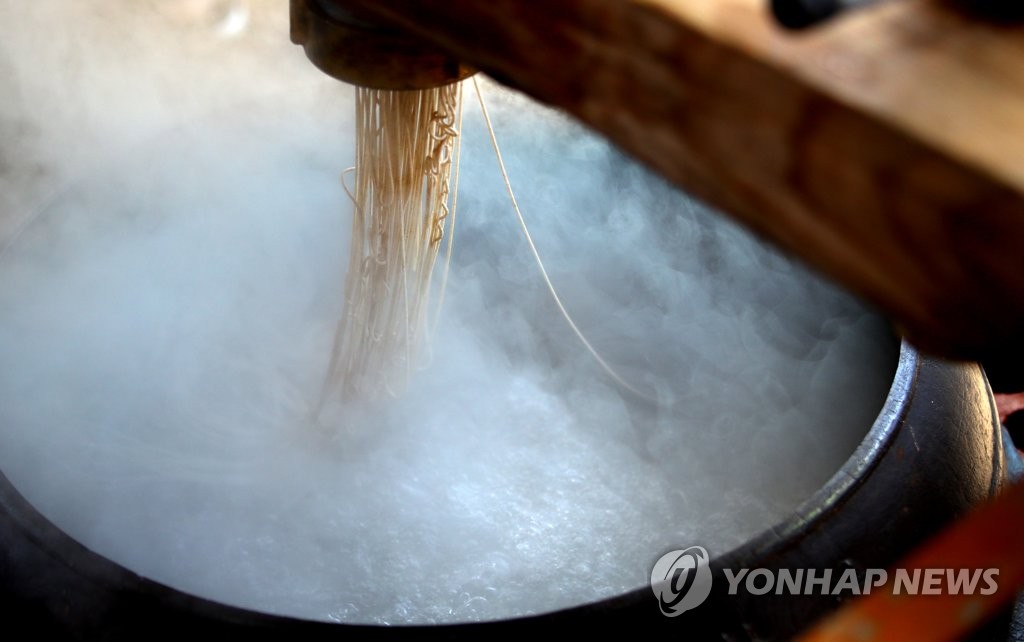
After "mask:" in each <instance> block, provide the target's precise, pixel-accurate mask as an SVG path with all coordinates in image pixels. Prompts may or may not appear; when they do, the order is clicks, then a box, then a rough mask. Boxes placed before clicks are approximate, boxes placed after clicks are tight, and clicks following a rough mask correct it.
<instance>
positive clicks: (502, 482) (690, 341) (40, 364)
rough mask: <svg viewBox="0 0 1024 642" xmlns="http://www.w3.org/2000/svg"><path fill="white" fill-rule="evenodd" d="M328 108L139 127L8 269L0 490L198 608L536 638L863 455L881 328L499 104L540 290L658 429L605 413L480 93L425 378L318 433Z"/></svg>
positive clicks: (596, 376) (635, 175)
mask: <svg viewBox="0 0 1024 642" xmlns="http://www.w3.org/2000/svg"><path fill="white" fill-rule="evenodd" d="M106 4H109V5H110V6H114V5H115V4H116V3H111V2H107V3H106ZM269 4H281V3H277V2H274V3H269ZM269 4H268V5H267V6H269ZM261 7H263V5H262V4H261V3H252V16H253V17H252V20H253V23H254V24H255V25H256V26H257V27H258V25H259V24H260V22H259V21H260V19H261V16H263V15H264V14H263V13H261ZM265 11H269V9H266V10H265ZM175 15H176V14H175ZM274 16H275V19H281V18H283V16H280V15H278V14H274ZM157 27H158V25H157V26H154V27H152V29H154V30H156V29H157ZM279 27H280V28H281V31H280V33H281V38H284V37H285V36H284V34H285V33H286V31H285V29H284V26H283V25H279ZM254 28H256V27H254ZM239 42H242V43H244V42H246V40H245V38H244V37H243V38H241V40H240V41H239ZM164 44H166V43H164ZM232 46H233V47H236V46H242V45H241V44H237V43H236V44H234V45H232ZM248 46H250V47H252V48H253V51H255V52H256V53H251V52H250V53H244V52H243V53H236V54H233V55H234V57H232V56H227V57H226V58H225V57H224V55H222V54H223V52H221V51H220V50H219V49H218V50H217V51H218V52H219V53H217V54H216V55H217V60H220V61H223V62H225V64H224V65H222V66H219V67H217V71H216V72H209V73H210V74H211V75H210V76H205V77H201V78H200V80H199V81H198V82H200V84H202V85H203V86H204V87H205V89H204V90H203V91H206V92H207V93H208V94H210V95H213V94H214V93H216V92H215V91H214V89H213V88H212V87H213V85H215V84H216V82H215V81H214V80H211V78H214V77H216V78H219V77H221V76H223V75H225V74H227V73H228V72H227V71H226V69H227V70H230V69H231V68H232V65H235V66H236V67H237V68H238V69H242V70H245V69H248V67H246V65H249V64H251V63H250V62H246V61H248V60H249V58H247V57H246V56H249V57H252V60H263V61H264V62H266V61H267V60H271V59H276V57H278V56H282V55H288V56H301V53H299V52H298V50H294V51H293V50H292V49H291V48H288V46H287V45H286V43H276V42H275V43H274V44H272V45H271V44H268V43H266V42H264V41H263V40H261V39H256V40H255V41H249V45H248ZM90 51H91V50H90ZM232 51H234V50H232ZM285 52H286V53H285ZM257 54H258V55H257ZM198 55H199V54H197V56H198ZM211 55H212V54H211ZM198 59H200V60H205V59H202V58H201V57H199V58H198ZM2 60H3V59H0V61H2ZM11 64H14V63H11ZM97 64H98V63H97ZM200 67H201V65H199V66H197V67H196V68H195V69H194V70H193V71H196V73H199V72H198V71H197V70H198V69H199V68H200ZM3 69H4V65H3V64H0V71H2V70H3ZM285 69H286V72H287V70H290V69H291V67H289V66H287V65H286V66H285ZM262 71H263V73H266V74H268V75H270V76H271V77H274V74H275V73H276V74H278V75H282V76H283V75H287V73H286V72H281V71H276V72H275V71H274V68H273V66H272V65H269V64H267V65H265V66H264V67H263V68H262ZM309 73H310V74H311V75H310V78H312V77H313V76H314V75H315V72H313V71H310V72H309ZM11 82H14V81H11ZM77 82H79V83H81V85H80V86H88V82H89V79H88V78H86V79H81V78H78V79H77ZM154 82H155V83H156V85H155V86H159V87H161V88H164V87H166V84H161V83H163V82H164V81H162V80H160V81H154ZM268 82H269V81H268ZM280 82H281V83H282V86H288V87H292V88H293V89H294V87H297V86H299V85H300V84H301V83H298V82H297V81H292V80H286V79H282V80H281V81H280ZM316 82H324V81H323V79H320V78H317V81H316ZM310 83H311V86H313V84H314V83H313V81H312V80H310ZM18 86H19V87H22V88H24V84H23V83H22V84H20V85H18ZM323 87H326V85H316V86H315V88H313V89H308V90H304V91H287V92H285V91H281V92H277V93H275V94H274V96H275V98H274V100H273V101H262V102H258V103H257V102H253V101H252V100H251V98H252V96H253V95H255V93H258V92H256V90H249V93H245V92H243V91H242V90H241V89H240V88H239V85H238V84H232V85H231V88H233V89H232V90H234V91H238V92H239V94H238V95H239V96H242V97H243V98H244V99H246V100H248V102H245V103H244V104H245V108H244V109H237V110H218V109H215V110H213V111H211V112H210V113H208V114H207V115H206V116H204V117H203V118H202V119H192V120H190V121H189V122H187V123H183V124H179V125H176V126H171V127H170V129H167V128H166V126H165V131H164V133H162V134H152V133H151V132H150V133H146V132H148V131H149V130H148V128H151V125H146V126H140V129H139V130H138V132H139V133H138V136H140V137H141V138H142V140H144V141H145V142H143V143H137V144H133V145H131V146H130V149H128V151H126V152H124V153H123V154H122V155H121V156H120V159H118V160H114V161H111V162H108V163H102V164H100V165H98V166H97V167H94V168H92V169H91V170H89V171H86V172H81V173H80V178H79V179H78V180H77V181H75V182H73V183H70V184H69V185H68V186H67V187H66V189H64V190H63V191H62V192H61V193H60V194H59V195H58V196H57V197H56V198H54V199H51V200H50V201H49V202H48V205H47V206H46V207H45V208H44V209H43V210H42V212H41V214H40V215H39V216H38V217H37V218H35V219H34V221H33V222H32V224H31V225H29V226H27V227H26V228H25V229H24V231H23V232H22V233H21V234H20V235H19V236H18V237H17V238H16V239H15V240H14V242H12V243H11V244H10V247H9V248H8V250H7V251H6V252H5V253H4V254H3V255H2V256H0V364H2V367H0V467H2V469H3V471H4V473H5V474H7V475H8V476H9V478H10V479H11V480H12V481H13V482H14V483H15V484H16V485H17V487H18V488H19V490H21V491H22V492H23V493H24V494H25V495H26V496H27V497H28V498H29V499H30V500H31V501H32V502H33V503H34V504H35V505H36V506H37V507H38V508H39V509H40V510H41V511H42V512H43V513H44V514H45V515H47V516H48V517H49V518H50V519H52V520H53V521H54V522H55V523H57V524H58V525H59V526H60V527H62V528H64V529H65V530H66V531H68V532H69V533H71V534H72V535H73V536H75V537H76V538H78V539H79V540H80V541H82V542H83V543H85V544H86V545H88V546H89V547H91V548H93V549H94V550H96V551H98V552H100V553H102V554H104V555H107V556H109V557H111V558H112V559H114V560H116V561H118V562H120V563H122V564H124V565H126V566H128V567H130V568H132V569H134V570H136V571H138V572H140V573H142V574H143V575H146V576H148V577H151V578H154V579H156V580H159V581H161V582H164V583H167V584H170V585H172V586H175V587H178V588H181V589H184V590H188V591H191V592H194V593H197V594H199V595H203V596H207V597H211V598H214V599H218V600H221V601H225V602H229V603H232V604H238V605H242V606H246V607H251V608H257V609H263V610H267V611H271V612H278V613H287V614H291V615H298V616H303V617H309V618H316V619H331V620H339V621H346V622H374V623H385V622H386V623H394V624H397V623H408V622H419V623H422V622H450V621H466V620H478V619H495V618H503V617H509V616H515V615H523V614H527V613H535V612H544V611H549V610H553V609H556V608H560V607H565V606H570V605H576V604H581V603H584V602H589V601H592V600H595V599H600V598H604V597H609V596H612V595H616V594H619V593H621V592H624V591H626V590H630V589H634V588H638V587H640V586H642V585H644V584H645V583H646V581H647V578H648V576H649V573H650V567H651V565H652V564H653V562H654V560H656V559H657V558H658V556H659V555H660V554H661V553H663V552H664V551H666V550H670V549H671V548H674V547H679V546H686V545H690V544H702V545H704V546H705V547H706V548H708V549H709V550H710V551H711V552H712V554H717V553H722V552H724V551H725V550H727V549H728V548H730V547H732V546H735V545H738V544H739V543H741V542H743V541H744V540H746V539H748V538H749V537H751V536H753V535H755V534H756V533H758V532H760V531H761V530H763V529H764V528H767V527H768V526H770V525H772V524H773V523H775V522H777V521H779V520H781V519H783V518H784V517H785V516H786V515H787V514H789V513H790V512H791V511H792V510H793V508H794V507H795V506H796V505H797V504H799V503H800V502H801V501H803V500H805V499H806V498H807V497H809V496H810V494H811V493H812V492H813V491H814V490H815V489H816V488H818V487H820V485H821V484H823V483H824V482H825V481H826V480H827V479H828V477H829V476H830V475H831V474H832V473H833V472H834V471H835V470H837V469H838V468H839V467H840V466H841V465H842V463H843V461H844V460H845V459H846V458H847V457H848V456H849V455H850V453H851V452H852V451H853V449H854V448H855V446H856V444H857V443H858V442H859V441H860V439H861V438H862V437H863V435H864V433H865V432H866V431H867V429H868V428H869V427H870V425H871V423H872V421H873V420H874V417H875V416H876V415H877V412H878V410H879V408H880V407H881V403H882V400H883V398H884V396H885V392H886V390H887V388H888V383H889V382H890V381H891V375H892V373H893V371H894V368H895V352H894V347H893V340H892V339H891V338H890V336H889V334H888V333H887V331H886V329H885V325H884V323H882V322H881V321H879V320H878V319H877V318H876V317H874V316H873V315H871V314H870V313H868V312H867V311H865V310H864V309H863V308H862V307H861V305H860V304H859V303H857V302H856V301H855V300H853V299H852V298H851V297H850V296H848V295H847V294H845V293H843V292H840V291H837V290H836V289H835V288H834V287H832V286H830V285H828V284H826V283H823V282H822V281H821V280H819V279H818V278H816V277H814V276H813V275H811V274H808V273H807V272H806V271H805V270H803V269H802V268H800V267H799V266H796V265H794V264H793V263H791V262H790V261H789V260H788V259H786V258H785V257H783V256H781V255H779V254H778V253H776V252H775V251H773V250H771V249H768V248H766V247H765V246H764V245H763V244H761V243H760V242H759V241H757V240H756V239H754V238H752V237H751V236H750V235H749V234H748V233H746V232H744V231H743V230H741V229H739V228H738V227H736V226H734V225H733V224H731V223H729V222H727V221H726V220H725V219H723V218H722V217H720V216H718V215H716V214H713V213H711V212H709V211H708V210H707V209H705V208H704V207H703V206H701V205H699V204H698V203H696V202H694V201H693V200H691V199H689V198H688V197H686V196H685V195H683V194H681V193H679V192H677V191H676V190H674V189H673V188H671V187H670V186H668V185H666V184H665V183H664V182H663V181H661V180H660V179H658V178H656V177H653V176H651V175H650V174H648V173H647V172H646V171H645V170H643V169H642V168H640V167H639V166H637V165H636V164H634V163H632V162H631V161H630V160H629V159H627V158H625V157H624V156H623V155H622V154H621V153H619V152H618V151H616V150H615V149H614V148H612V147H611V146H609V145H608V144H607V143H605V142H604V141H603V140H601V139H599V138H597V137H595V136H594V135H592V134H590V133H588V132H586V131H585V130H584V129H582V128H581V127H580V126H578V125H576V124H574V123H573V122H571V121H569V120H568V119H566V118H564V117H562V116H560V115H558V114H556V113H554V112H551V111H548V110H545V109H542V108H540V107H538V106H535V105H533V104H532V103H529V102H528V101H526V100H525V99H523V98H521V97H519V96H516V95H514V94H509V93H504V92H502V91H501V90H500V89H498V88H497V87H496V86H495V85H493V84H490V83H487V84H486V86H485V89H486V91H487V97H488V98H489V100H490V102H491V105H492V109H493V112H494V118H495V125H496V127H497V128H498V136H499V137H500V140H501V142H502V144H503V146H504V150H505V153H506V156H507V158H506V161H507V163H508V165H509V171H510V173H511V178H512V181H513V183H514V186H515V187H516V189H517V191H518V195H519V197H520V199H521V204H522V207H523V211H524V214H525V215H526V217H527V219H528V222H529V224H530V225H531V228H532V231H533V233H534V235H535V238H536V241H537V244H538V246H539V249H540V252H541V254H542V255H543V256H544V257H545V259H546V262H547V265H548V269H549V271H550V272H551V275H552V279H553V281H554V282H555V285H556V287H558V288H559V289H560V291H561V294H562V296H563V298H564V300H565V303H566V305H567V307H568V308H569V310H570V311H571V312H572V314H573V315H574V316H575V318H576V320H577V323H578V324H579V325H580V327H581V328H582V329H583V330H584V332H585V333H587V334H588V336H589V337H590V338H591V340H592V341H593V343H594V344H595V346H596V347H597V348H598V350H600V351H601V352H602V353H603V354H604V355H605V356H606V357H607V358H608V360H609V361H610V362H611V363H613V364H614V365H615V367H616V368H618V369H619V370H620V371H621V372H622V373H623V374H624V376H626V377H627V378H628V379H630V380H631V381H635V382H636V384H637V385H638V386H639V387H642V388H644V389H649V390H651V391H652V394H654V395H656V396H657V397H658V398H659V399H661V401H662V403H661V404H657V405H656V404H650V403H647V402H644V401H642V400H637V399H635V398H634V397H632V396H631V395H630V394H629V393H626V392H623V391H621V390H619V389H618V388H617V387H616V386H615V385H614V383H613V382H611V381H609V380H608V378H607V377H606V376H605V375H604V374H603V373H602V372H601V370H600V368H599V367H598V366H597V365H596V364H595V363H594V362H593V360H592V358H591V357H590V356H589V355H588V354H587V353H586V352H585V350H584V349H583V348H582V347H581V346H580V345H579V344H578V342H577V341H576V339H575V337H573V335H572V334H571V332H570V331H569V329H568V328H567V327H566V325H565V323H564V322H563V320H562V319H561V317H560V316H559V315H558V312H557V310H556V308H555V306H554V304H553V302H552V301H551V300H550V297H549V295H548V293H547V291H546V290H545V288H544V285H543V283H542V282H541V280H540V278H539V275H538V273H537V269H536V267H535V266H534V264H533V263H532V258H531V257H530V255H529V253H528V251H527V248H526V246H525V243H524V241H523V239H522V238H521V234H520V232H519V230H518V227H517V223H516V221H515V218H514V216H513V214H512V212H511V209H510V206H509V204H508V203H507V200H506V199H507V197H506V196H505V194H504V192H503V188H502V186H501V183H500V177H499V175H498V172H497V167H496V165H495V161H494V158H493V155H492V152H491V151H490V149H489V146H488V143H487V140H486V135H485V132H484V130H483V124H482V119H481V118H480V117H479V114H478V113H477V112H476V110H474V109H473V108H472V106H473V103H472V102H471V101H470V100H469V98H470V96H467V115H466V123H465V127H464V143H463V145H464V147H463V165H462V178H461V187H462V192H461V195H460V199H459V210H458V222H457V225H456V228H457V229H456V233H455V234H456V249H455V257H454V260H453V265H452V269H451V276H450V280H449V291H448V294H447V297H446V307H445V309H444V310H443V313H442V323H441V324H440V326H439V331H438V333H437V334H436V335H435V337H434V340H433V342H432V344H431V354H432V360H431V363H430V364H429V367H427V368H425V369H424V370H423V371H421V372H419V373H418V374H417V376H416V377H415V379H414V380H413V382H412V384H411V385H410V388H409V390H408V392H407V393H406V394H405V395H404V396H403V397H402V398H400V399H396V400H394V401H390V402H386V403H380V404H375V405H367V406H364V407H338V406H336V407H332V408H330V409H328V412H327V414H326V415H325V420H324V422H323V425H322V426H319V427H315V426H311V425H310V423H309V421H308V413H309V409H310V408H309V406H310V404H311V403H313V401H314V400H315V398H316V395H317V392H318V391H319V386H320V383H321V378H322V377H323V375H324V373H325V370H326V366H327V356H328V351H329V348H330V341H331V333H332V331H333V328H334V324H335V321H336V319H337V315H338V314H340V312H341V306H342V292H341V283H342V278H343V272H342V270H343V269H344V265H345V254H346V251H347V248H346V243H347V217H348V214H349V212H350V209H351V206H350V204H349V203H348V202H347V200H346V198H345V196H344V192H343V191H342V189H341V187H340V184H339V182H338V175H339V173H340V171H341V169H342V168H343V167H344V166H345V164H346V162H348V161H349V159H351V156H352V138H351V136H352V131H353V126H352V123H351V119H350V118H348V115H349V114H350V113H351V111H352V108H351V103H350V102H347V99H346V96H348V95H349V93H350V92H348V90H346V89H344V88H341V87H335V86H334V85H331V86H330V89H324V88H323ZM26 91H27V90H26ZM328 98H329V99H328ZM194 100H197V101H198V99H194ZM211 100H213V99H211ZM222 100H223V99H222ZM214 102H216V101H214ZM147 109H149V108H146V109H142V110H141V111H140V112H139V114H135V117H136V118H138V119H139V121H140V122H147V123H148V122H150V121H146V119H145V118H144V116H145V114H146V113H147ZM152 109H153V110H156V108H155V107H153V108H152ZM154 113H155V111H154ZM140 114H141V115H140ZM296 114H300V116H296ZM108 117H109V118H114V115H110V116H108ZM97 118H98V116H97ZM41 127H42V126H41ZM11 131H12V130H5V135H7V136H12V137H13V136H14V134H12V133H11ZM41 131H46V130H45V129H43V130H41ZM144 133H145V134H146V135H145V136H143V134H144ZM43 136H44V138H45V136H46V135H45V134H44V135H43ZM129 138H130V137H129ZM17 140H19V141H21V144H23V145H24V153H25V154H33V153H34V154H37V155H39V156H40V157H42V158H46V157H47V156H46V154H47V153H48V152H47V149H46V146H45V145H42V144H41V143H40V142H39V141H38V140H35V141H34V142H33V140H29V139H26V138H25V137H24V136H22V137H20V138H18V139H17ZM129 142H130V141H129ZM126 144H127V143H126ZM15 165H16V163H15ZM3 171H4V170H2V169H0V174H2V173H3ZM7 171H8V174H10V173H11V172H17V171H18V170H17V169H13V170H7ZM8 206H10V207H13V205H10V204H9V205H8Z"/></svg>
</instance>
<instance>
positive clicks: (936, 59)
mask: <svg viewBox="0 0 1024 642" xmlns="http://www.w3.org/2000/svg"><path fill="white" fill-rule="evenodd" d="M345 1H346V4H347V5H348V6H349V7H350V8H351V9H352V10H353V11H358V12H360V13H363V14H365V16H366V17H367V18H372V19H374V20H378V21H381V22H383V23H385V24H388V25H390V26H395V27H400V28H402V29H406V30H409V31H410V32H413V33H415V34H417V35H418V36H420V37H422V38H423V39H426V40H429V41H431V42H432V43H433V44H434V45H436V46H438V47H439V48H441V49H442V50H444V51H446V52H448V53H450V54H453V55H455V56H457V57H459V58H460V59H462V60H464V61H465V62H467V63H469V64H471V65H473V66H476V67H478V68H480V69H483V70H484V71H486V72H488V73H489V74H491V75H492V76H494V77H496V78H497V79H499V80H501V81H503V82H506V83H507V84H509V85H512V86H514V87H516V88H519V89H521V90H523V91H525V92H526V93H528V94H531V95H532V96H534V97H536V98H537V99H539V100H541V101H543V102H546V103H549V104H552V105H556V106H558V107H561V108H563V109H564V110H566V111H568V112H569V113H571V114H573V115H575V116H576V117H578V118H579V119H581V120H582V121H584V122H586V123H588V124H589V125H591V126H592V127H594V128H595V129H597V130H598V131H600V132H602V133H604V134H605V135H607V136H608V137H609V138H610V139H612V140H613V141H615V142H616V143H617V144H618V145H620V146H621V147H623V148H624V149H625V150H627V151H629V152H630V153H632V154H633V155H634V156H636V157H637V158H638V159H640V160H642V161H643V162H645V163H647V164H649V165H650V166H651V167H652V168H654V169H655V170H657V171H659V172H660V173H662V174H663V175H665V176H666V177H668V178H669V179H670V180H672V181H674V182H675V183H677V184H678V185H680V186H681V187H683V188H684V189H686V190H688V191H690V192H692V193H694V194H695V195H697V196H699V197H701V198H703V199H704V200H706V201H708V202H710V203H711V204H713V205H715V206H717V207H718V208H720V209H722V210H723V211H725V212H726V213H728V214H730V215H732V216H734V217H736V218H738V219H739V220H741V221H743V222H744V223H746V224H747V225H748V226H750V227H752V228H753V229H755V230H756V231H758V232H760V233H761V234H763V235H765V236H766V237H768V238H769V239H770V240H772V241H774V242H775V243H778V244H780V245H781V246H783V247H784V248H786V249H788V250H790V251H792V252H794V253H795V254H797V255H799V256H801V257H803V258H804V259H806V260H807V261H809V262H810V263H812V264H813V265H815V266H817V267H818V268H820V269H821V270H823V271H824V272H825V273H827V274H829V275H831V276H832V277H833V278H835V279H837V280H839V281H840V282H842V283H844V284H845V285H846V286H848V287H849V288H850V289H851V290H853V291H855V292H856V293H858V294H860V295H862V296H863V297H865V298H866V299H867V300H869V301H871V302H873V303H874V304H875V305H877V306H878V307H879V308H881V309H882V310H883V312H885V313H886V314H887V315H889V316H890V317H891V318H892V319H893V320H894V322H895V323H896V325H897V326H898V327H899V328H900V329H902V330H903V331H905V332H906V334H907V335H908V336H909V338H910V339H911V340H912V341H913V342H915V343H916V344H917V345H918V346H919V347H922V348H924V349H927V350H930V351H934V352H938V353H941V354H944V355H947V356H956V357H973V358H976V357H990V356H992V355H1005V353H1006V352H1007V351H1008V350H1011V349H1014V348H1020V347H1021V346H1022V345H1024V28H1022V27H1021V26H998V25H992V24H986V23H983V22H980V21H978V20H974V19H969V18H966V17H964V16H963V15H961V14H959V13H957V12H956V11H954V10H952V9H950V8H949V7H947V6H945V5H944V4H942V3H940V2H935V1H924V0H901V1H900V2H892V3H881V4H879V5H875V6H873V7H872V8H870V9H866V10H863V11H859V12H855V13H854V14H851V15H850V16H848V17H844V18H842V19H840V20H837V21H833V22H832V23H829V24H828V25H827V26H825V27H823V28H820V29H817V30H814V31H812V32H810V33H806V34H798V35H792V34H789V33H784V32H782V31H781V30H779V29H777V28H776V27H775V26H774V25H773V23H772V21H771V19H770V18H769V16H768V15H767V10H766V8H765V5H766V4H767V3H763V2H761V1H760V0H633V1H627V0H563V1H561V2H552V3H536V2H520V1H517V0H489V1H488V2H483V3H480V2H470V1H468V0H345Z"/></svg>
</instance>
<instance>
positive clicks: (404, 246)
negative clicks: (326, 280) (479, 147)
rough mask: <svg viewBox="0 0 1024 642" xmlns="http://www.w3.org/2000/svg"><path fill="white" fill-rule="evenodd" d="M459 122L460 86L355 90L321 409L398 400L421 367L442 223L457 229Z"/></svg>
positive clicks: (443, 232) (441, 235)
mask: <svg viewBox="0 0 1024 642" xmlns="http://www.w3.org/2000/svg"><path fill="white" fill-rule="evenodd" d="M460 115H461V87H460V84H458V83H456V84H452V85H447V86H444V87H438V88H433V89H426V90H421V91H389V90H380V89H367V88H358V89H357V90H356V166H355V170H354V171H355V191H354V193H353V192H351V191H349V189H348V187H347V186H346V188H345V189H346V191H349V196H351V197H352V200H353V201H354V203H355V207H354V212H353V217H352V240H351V245H350V255H349V264H348V272H347V274H346V277H345V309H344V314H343V315H342V318H341V320H340V321H339V324H338V327H337V330H336V333H335V338H334V348H333V351H332V355H331V363H330V370H329V374H328V377H327V380H326V383H325V386H324V391H323V393H322V394H321V401H320V403H321V405H322V404H323V402H324V400H325V399H326V397H327V396H328V395H330V394H333V393H334V391H337V392H340V394H341V396H342V398H348V399H350V398H363V399H372V398H378V397H381V396H383V395H385V394H386V395H392V396H394V395H397V394H400V392H401V390H402V389H403V388H404V387H405V385H406V382H407V380H408V378H409V376H410V374H411V372H412V371H413V369H414V368H415V367H416V365H417V359H418V357H419V348H420V343H421V341H422V340H423V338H424V337H423V335H424V334H425V331H426V321H427V311H428V306H429V299H430V290H431V273H432V271H433V267H434V263H435V260H436V259H437V255H438V251H439V249H440V246H441V240H442V238H443V237H444V236H445V229H444V228H445V224H446V222H448V219H451V221H450V222H454V213H449V206H448V200H449V196H450V192H451V188H450V184H451V178H452V165H453V154H454V151H455V142H456V139H457V138H458V130H457V122H456V121H457V119H458V117H459V116H460ZM456 166H457V164H456ZM449 229H450V227H449ZM449 235H450V232H449ZM449 242H450V241H449ZM449 256H450V254H449Z"/></svg>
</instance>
